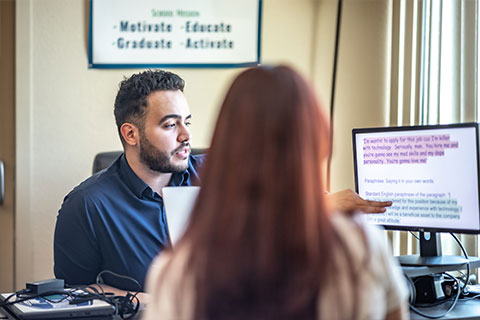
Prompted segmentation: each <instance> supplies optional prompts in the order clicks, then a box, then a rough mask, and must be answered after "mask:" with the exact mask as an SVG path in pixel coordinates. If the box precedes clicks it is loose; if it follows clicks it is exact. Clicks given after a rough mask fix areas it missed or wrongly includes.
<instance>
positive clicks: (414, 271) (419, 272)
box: [402, 257, 480, 277]
mask: <svg viewBox="0 0 480 320" xmlns="http://www.w3.org/2000/svg"><path fill="white" fill-rule="evenodd" d="M468 260H469V261H470V270H473V269H477V268H480V258H478V257H470V258H468ZM402 269H403V272H404V273H405V274H406V275H407V276H409V277H419V276H426V275H429V274H434V273H441V272H446V271H456V270H459V268H458V266H440V267H402ZM461 269H462V270H464V269H467V265H464V266H462V267H461Z"/></svg>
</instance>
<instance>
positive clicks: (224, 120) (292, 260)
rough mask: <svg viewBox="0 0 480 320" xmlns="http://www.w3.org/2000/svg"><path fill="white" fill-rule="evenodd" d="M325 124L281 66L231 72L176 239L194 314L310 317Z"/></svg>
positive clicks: (327, 261)
mask: <svg viewBox="0 0 480 320" xmlns="http://www.w3.org/2000/svg"><path fill="white" fill-rule="evenodd" d="M329 152H330V138H329V124H328V122H327V120H326V117H325V115H324V113H323V112H322V108H321V106H320V104H319V102H318V101H317V99H316V97H315V94H314V93H313V90H312V88H311V87H310V85H309V84H308V83H307V82H306V81H305V80H304V79H303V78H302V76H300V75H299V74H298V73H297V72H296V71H294V70H293V69H292V68H290V67H287V66H277V67H255V68H251V69H248V70H246V71H244V72H243V73H241V74H240V75H239V76H238V77H237V78H236V79H235V80H234V82H233V84H232V86H231V87H230V89H229V91H228V93H227V95H226V97H225V100H224V102H223V105H222V108H221V111H220V114H219V117H218V121H217V124H216V128H215V131H214V134H213V140H212V143H211V147H210V150H209V153H208V157H207V161H206V164H205V167H204V170H203V172H202V188H201V190H200V193H199V196H198V200H197V203H196V205H195V207H194V210H193V212H192V216H191V220H190V224H189V227H188V228H187V231H186V233H185V237H184V238H183V239H182V242H181V243H180V246H181V245H184V244H187V243H188V247H189V259H188V264H187V266H186V271H185V272H187V273H189V274H191V275H193V279H194V281H195V310H194V318H195V319H264V318H272V319H286V318H297V319H298V318H302V319H303V318H313V317H315V314H316V307H317V298H318V294H319V292H320V291H321V278H322V277H325V275H326V274H328V272H329V271H331V270H332V262H331V261H333V250H334V249H333V248H334V247H333V246H332V243H335V242H336V241H337V240H338V239H336V238H337V236H336V234H335V231H334V229H333V228H332V225H331V222H330V217H329V213H328V210H327V206H326V202H325V197H324V190H325V188H324V167H322V164H323V163H324V162H325V161H326V159H327V156H328V154H329Z"/></svg>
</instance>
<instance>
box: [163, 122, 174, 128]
mask: <svg viewBox="0 0 480 320" xmlns="http://www.w3.org/2000/svg"><path fill="white" fill-rule="evenodd" d="M174 127H175V123H169V124H166V125H165V128H174Z"/></svg>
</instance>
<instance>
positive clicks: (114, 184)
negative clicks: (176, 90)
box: [54, 154, 205, 291]
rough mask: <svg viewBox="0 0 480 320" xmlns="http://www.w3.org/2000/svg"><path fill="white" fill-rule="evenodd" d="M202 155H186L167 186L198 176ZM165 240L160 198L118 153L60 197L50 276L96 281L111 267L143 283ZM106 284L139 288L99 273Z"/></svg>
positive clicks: (70, 280) (186, 182)
mask: <svg viewBox="0 0 480 320" xmlns="http://www.w3.org/2000/svg"><path fill="white" fill-rule="evenodd" d="M204 160H205V156H204V155H199V156H190V158H189V166H188V169H187V170H185V171H184V172H181V173H173V174H172V178H171V180H170V183H169V185H170V186H190V185H192V183H193V182H195V181H199V176H198V169H199V168H200V167H201V165H202V164H203V162H204ZM168 246H170V240H169V235H168V227H167V223H166V217H165V207H164V205H163V199H162V198H161V197H160V196H159V195H158V194H157V193H156V192H154V191H153V190H152V189H151V188H150V187H149V186H148V185H147V184H146V183H145V182H143V181H142V180H141V179H140V178H139V177H138V176H137V175H136V174H135V173H134V172H133V170H132V169H131V168H130V166H129V165H128V163H127V160H126V158H125V155H124V154H122V155H121V156H120V157H119V158H118V159H117V160H116V161H115V162H114V163H113V164H112V165H111V166H110V167H109V168H107V169H105V170H102V171H100V172H99V173H97V174H95V175H93V176H91V177H90V178H88V179H87V180H85V181H84V182H82V183H81V184H80V185H78V186H77V187H76V188H75V189H73V190H72V191H71V192H70V193H69V194H68V195H67V196H66V197H65V199H64V202H63V204H62V207H61V208H60V211H59V213H58V216H57V224H56V226H55V239H54V260H55V267H54V270H55V276H56V277H57V278H60V279H64V280H65V282H66V283H67V284H70V285H79V284H82V285H87V284H92V283H95V282H96V277H97V275H98V273H99V272H100V271H103V270H110V271H113V272H115V273H117V274H120V275H124V276H129V277H132V278H134V279H136V280H137V281H138V282H139V283H140V286H141V288H140V289H141V291H143V289H144V282H145V276H146V274H147V269H148V267H149V266H150V263H151V262H152V260H153V259H154V258H155V256H156V255H157V254H158V253H159V252H160V251H161V250H162V249H163V248H165V247H168ZM102 279H103V280H104V282H105V283H106V284H108V285H111V286H114V287H116V288H119V289H123V290H131V291H135V290H137V289H139V288H138V286H137V285H135V284H134V283H133V282H132V281H128V280H125V279H121V278H117V277H114V276H111V275H102Z"/></svg>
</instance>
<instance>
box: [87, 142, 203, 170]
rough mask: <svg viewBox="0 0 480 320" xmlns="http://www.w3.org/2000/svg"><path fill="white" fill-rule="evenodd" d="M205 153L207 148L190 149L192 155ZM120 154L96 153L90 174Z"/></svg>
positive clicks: (103, 167) (113, 152) (104, 166)
mask: <svg viewBox="0 0 480 320" xmlns="http://www.w3.org/2000/svg"><path fill="white" fill-rule="evenodd" d="M207 151H208V149H207V148H192V154H204V153H207ZM122 153H123V151H109V152H100V153H98V154H97V155H96V156H95V158H94V159H93V168H92V174H94V173H97V172H98V171H100V170H103V169H105V168H107V167H109V166H110V165H111V164H112V163H113V162H114V161H115V160H117V158H118V157H119V156H120V155H121V154H122Z"/></svg>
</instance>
